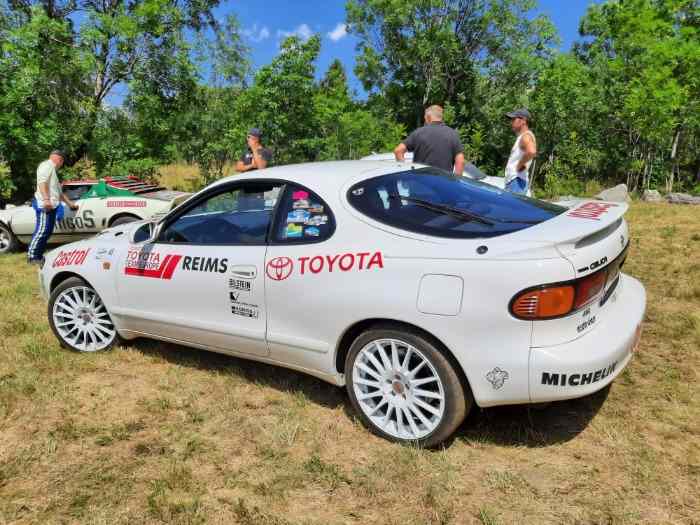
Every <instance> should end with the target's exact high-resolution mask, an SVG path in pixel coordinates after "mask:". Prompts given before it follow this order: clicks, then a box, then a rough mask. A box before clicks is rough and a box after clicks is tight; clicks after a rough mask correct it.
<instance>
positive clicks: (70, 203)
mask: <svg viewBox="0 0 700 525" xmlns="http://www.w3.org/2000/svg"><path fill="white" fill-rule="evenodd" d="M61 200H62V201H63V202H65V203H66V204H67V205H68V207H69V208H70V209H72V210H77V209H78V205H77V204H76V203H75V202H73V201H72V200H70V199H69V198H68V196H67V195H66V194H65V193H61Z"/></svg>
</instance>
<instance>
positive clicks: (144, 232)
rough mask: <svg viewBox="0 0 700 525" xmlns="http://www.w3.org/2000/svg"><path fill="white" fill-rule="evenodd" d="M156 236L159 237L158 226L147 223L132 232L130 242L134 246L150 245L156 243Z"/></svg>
mask: <svg viewBox="0 0 700 525" xmlns="http://www.w3.org/2000/svg"><path fill="white" fill-rule="evenodd" d="M158 235H160V224H156V223H154V222H147V223H145V224H142V225H141V226H140V227H139V228H137V229H136V231H134V233H133V237H132V239H131V242H133V243H134V244H139V243H144V244H152V243H154V242H156V239H158Z"/></svg>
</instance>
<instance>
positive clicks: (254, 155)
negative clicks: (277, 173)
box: [236, 128, 272, 172]
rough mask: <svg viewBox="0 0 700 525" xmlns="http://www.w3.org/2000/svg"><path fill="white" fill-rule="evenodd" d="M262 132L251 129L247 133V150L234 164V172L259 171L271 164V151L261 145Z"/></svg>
mask: <svg viewBox="0 0 700 525" xmlns="http://www.w3.org/2000/svg"><path fill="white" fill-rule="evenodd" d="M261 137H262V131H260V130H259V129H258V128H253V129H251V130H250V131H249V132H248V139H247V142H248V149H247V151H246V152H245V154H244V155H243V156H242V157H241V158H240V160H239V161H238V162H236V171H238V172H244V171H250V170H261V169H263V168H267V166H268V164H269V163H270V162H272V151H271V150H269V149H268V148H266V147H265V146H263V145H262V141H261V140H260V139H261Z"/></svg>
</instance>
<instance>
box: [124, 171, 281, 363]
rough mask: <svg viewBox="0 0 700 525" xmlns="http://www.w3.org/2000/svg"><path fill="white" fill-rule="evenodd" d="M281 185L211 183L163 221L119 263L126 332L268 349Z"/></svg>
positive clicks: (214, 345) (254, 350)
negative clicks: (270, 238)
mask: <svg viewBox="0 0 700 525" xmlns="http://www.w3.org/2000/svg"><path fill="white" fill-rule="evenodd" d="M282 187H283V183H281V182H274V181H272V182H266V181H260V180H246V181H241V182H236V183H230V184H227V185H222V186H218V187H215V188H212V190H211V191H208V192H205V193H204V194H202V195H201V196H200V197H198V198H196V199H194V200H193V201H192V202H191V203H188V205H187V206H185V207H184V208H183V209H182V210H178V212H177V213H176V214H175V215H174V216H173V217H169V218H168V219H166V221H165V223H164V224H163V226H162V227H161V229H160V232H159V235H158V238H157V240H156V241H155V242H145V243H140V244H132V245H131V246H129V249H128V251H127V254H126V257H125V258H124V260H122V261H120V264H121V267H120V268H119V282H118V297H119V299H118V300H119V308H118V312H119V315H120V316H121V317H122V319H123V320H124V326H125V328H126V329H128V330H132V331H134V332H137V333H142V334H147V335H151V336H156V337H160V338H168V339H170V340H176V341H182V342H184V343H188V344H194V345H196V346H205V347H209V348H213V349H217V350H219V351H224V352H226V351H236V352H243V353H248V354H253V355H259V356H264V355H267V354H268V349H267V344H266V341H265V331H266V309H265V293H264V262H265V251H266V242H267V234H268V230H269V226H270V222H271V220H272V216H273V212H274V209H275V205H276V203H277V199H278V196H279V193H280V190H281V188H282Z"/></svg>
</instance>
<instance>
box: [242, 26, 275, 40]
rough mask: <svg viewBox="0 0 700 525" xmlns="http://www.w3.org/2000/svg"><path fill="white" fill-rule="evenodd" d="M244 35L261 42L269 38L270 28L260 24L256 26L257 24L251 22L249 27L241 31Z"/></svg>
mask: <svg viewBox="0 0 700 525" xmlns="http://www.w3.org/2000/svg"><path fill="white" fill-rule="evenodd" d="M241 33H242V34H243V36H244V37H246V38H249V39H250V40H252V41H253V42H256V43H258V42H262V41H263V40H267V39H268V38H270V30H269V29H268V28H267V26H262V27H261V28H258V24H253V27H249V28H247V29H244V30H243V31H241Z"/></svg>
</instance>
